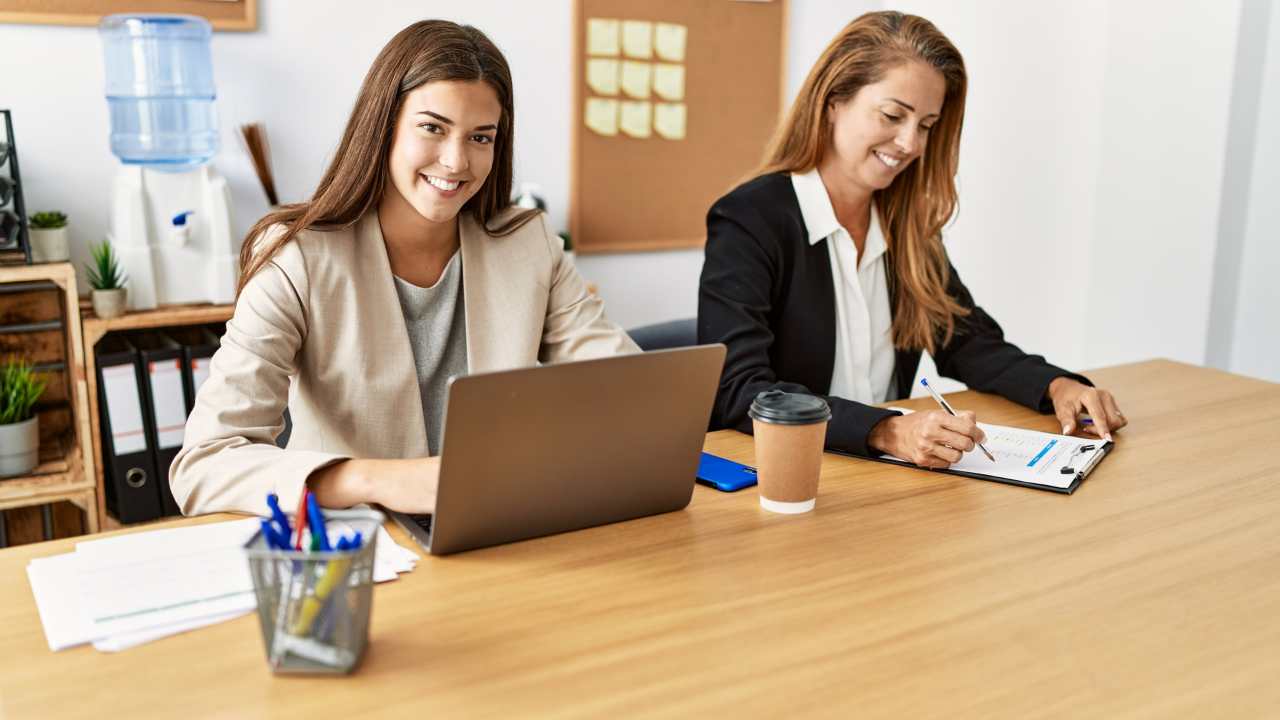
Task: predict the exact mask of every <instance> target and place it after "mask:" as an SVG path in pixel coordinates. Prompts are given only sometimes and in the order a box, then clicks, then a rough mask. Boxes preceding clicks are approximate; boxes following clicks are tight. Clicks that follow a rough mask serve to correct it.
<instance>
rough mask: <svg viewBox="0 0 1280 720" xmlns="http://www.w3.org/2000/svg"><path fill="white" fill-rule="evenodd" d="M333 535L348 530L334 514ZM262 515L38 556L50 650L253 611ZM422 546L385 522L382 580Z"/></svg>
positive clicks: (377, 567) (378, 556)
mask: <svg viewBox="0 0 1280 720" xmlns="http://www.w3.org/2000/svg"><path fill="white" fill-rule="evenodd" d="M333 526H334V527H331V528H329V531H330V533H331V534H332V535H333V537H334V538H335V540H336V538H337V537H338V535H340V534H344V533H345V534H350V532H349V530H345V529H344V528H343V527H342V523H333ZM257 530H258V519H257V518H248V519H245V520H235V521H231V522H225V523H213V524H209V525H197V526H194V527H184V528H175V529H169V530H153V531H151V532H143V533H133V534H131V535H121V536H118V537H112V538H105V539H102V540H92V541H87V542H82V543H78V544H77V545H76V551H75V552H72V553H66V554H64V555H55V556H53V557H48V558H38V559H35V560H32V561H31V563H30V564H29V565H27V577H28V579H29V580H30V581H31V592H32V594H33V595H34V596H35V600H36V607H37V608H38V609H39V611H40V621H41V623H43V625H44V632H45V638H46V639H47V640H48V641H49V649H51V650H55V651H56V650H61V649H63V648H67V647H72V646H74V645H80V644H82V643H86V642H92V643H93V646H94V647H96V648H97V649H99V650H102V651H104V652H115V651H119V650H124V649H126V648H129V647H133V646H135V645H141V644H143V643H146V642H150V641H152V640H156V639H159V638H162V637H166V636H168V635H173V634H176V633H180V632H185V631H187V630H192V629H194V628H198V627H204V626H205V625H211V624H213V623H216V622H222V621H223V620H229V619H231V618H234V617H238V616H240V615H244V614H245V613H249V612H252V611H253V610H254V608H255V607H256V605H257V601H256V599H255V598H254V594H253V578H252V576H251V575H250V573H249V563H248V560H247V559H246V558H245V554H244V550H243V548H244V544H245V543H246V542H248V540H249V538H250V537H252V536H253V534H254V533H255V532H257ZM417 559H418V558H417V555H416V554H414V553H413V552H412V551H411V550H409V549H407V548H404V547H402V546H400V545H398V544H397V543H396V542H395V541H394V540H392V539H391V536H390V535H389V534H387V531H386V530H385V529H383V528H379V529H378V544H377V548H376V550H375V555H374V572H373V579H374V581H375V582H385V581H387V580H394V579H395V578H396V576H397V575H398V574H399V573H402V572H408V571H409V570H412V569H413V567H414V565H415V564H416V562H417Z"/></svg>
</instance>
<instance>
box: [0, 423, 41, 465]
mask: <svg viewBox="0 0 1280 720" xmlns="http://www.w3.org/2000/svg"><path fill="white" fill-rule="evenodd" d="M39 421H40V418H39V417H33V418H31V419H30V420H24V421H22V422H20V423H11V424H9V425H0V477H12V476H14V475H26V474H27V473H29V472H31V471H32V470H33V469H35V466H36V464H37V463H39V462H40V422H39Z"/></svg>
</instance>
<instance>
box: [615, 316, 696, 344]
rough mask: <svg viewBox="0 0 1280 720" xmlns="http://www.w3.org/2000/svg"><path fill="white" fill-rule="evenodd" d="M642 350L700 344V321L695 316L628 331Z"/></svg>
mask: <svg viewBox="0 0 1280 720" xmlns="http://www.w3.org/2000/svg"><path fill="white" fill-rule="evenodd" d="M627 334H628V335H630V336H631V339H632V340H635V341H636V344H637V345H639V346H640V349H641V350H644V351H649V350H667V349H669V348H678V347H690V346H692V345H697V344H698V321H697V320H695V319H694V318H684V319H681V320H670V321H668V322H663V323H655V324H653V325H644V326H641V327H638V328H632V329H630V330H628V331H627Z"/></svg>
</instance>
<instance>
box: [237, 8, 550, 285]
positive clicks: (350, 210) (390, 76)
mask: <svg viewBox="0 0 1280 720" xmlns="http://www.w3.org/2000/svg"><path fill="white" fill-rule="evenodd" d="M438 80H464V81H471V80H475V81H483V82H485V83H487V84H488V85H489V86H490V87H492V88H493V91H494V92H495V93H496V94H497V96H498V102H499V104H500V105H501V106H502V117H501V119H499V121H498V131H497V137H496V138H495V141H494V150H493V152H494V158H493V168H492V169H491V170H490V171H489V177H488V178H486V179H485V181H484V185H482V186H481V187H480V190H479V191H478V192H477V193H476V194H475V196H474V197H472V198H471V199H470V200H468V201H467V202H466V204H465V205H463V207H462V212H464V213H466V212H469V213H471V214H472V215H473V216H474V217H475V218H476V220H477V221H478V222H479V223H480V224H481V225H482V226H483V227H484V228H485V229H486V230H487V231H488V232H489V234H490V235H495V236H499V235H506V234H509V233H511V232H514V231H515V230H516V229H517V228H519V227H520V226H521V225H524V224H525V223H526V222H529V221H530V220H532V219H533V218H534V217H536V216H537V213H538V211H536V210H529V211H525V212H521V213H517V214H515V215H513V216H512V217H509V218H507V219H506V220H505V222H503V223H502V224H501V225H500V226H498V227H490V225H489V223H490V221H491V220H493V219H494V218H495V217H497V215H498V214H499V213H500V212H502V210H504V209H506V208H507V207H508V206H510V205H511V177H512V166H513V161H512V150H511V145H512V139H513V138H514V137H515V102H514V100H513V93H512V88H511V70H510V68H509V67H508V66H507V60H506V58H504V57H503V56H502V52H501V51H500V50H498V48H497V46H496V45H494V44H493V42H492V41H490V40H489V38H488V37H486V36H485V34H484V33H482V32H480V31H479V30H477V29H475V28H473V27H471V26H470V25H458V24H457V23H452V22H449V21H447V20H423V21H421V22H416V23H414V24H412V25H410V26H409V27H407V28H405V29H403V30H401V31H400V32H399V33H396V36H395V37H393V38H392V39H391V41H390V42H388V43H387V45H386V47H384V48H382V52H380V53H378V57H377V59H375V60H374V61H373V65H372V66H370V68H369V73H368V74H367V75H365V78H364V84H363V85H362V86H361V87H360V94H359V95H358V96H357V97H356V102H355V107H353V108H352V110H351V117H350V118H349V119H348V120H347V128H346V131H345V132H344V133H343V135H342V142H341V143H340V144H339V145H338V151H337V152H336V153H335V154H334V157H333V162H332V163H330V164H329V168H328V169H327V170H326V171H325V173H324V177H323V178H322V179H321V180H320V185H319V186H318V187H317V188H316V192H315V194H314V195H313V196H312V197H311V199H310V200H309V201H307V202H303V203H298V204H295V205H288V206H285V207H283V208H281V209H279V210H276V211H274V212H270V213H268V214H267V215H266V216H265V217H263V218H262V219H261V220H259V221H258V222H257V224H255V225H254V226H253V228H251V229H250V230H249V234H248V235H247V236H246V237H245V241H244V245H243V246H241V248H240V268H241V271H240V283H239V286H238V287H237V288H236V294H237V295H239V293H240V291H241V290H243V289H244V286H245V284H246V283H247V282H249V278H251V277H253V275H254V273H256V272H258V271H259V270H261V269H262V268H263V266H265V265H266V264H267V263H268V262H270V261H271V258H273V257H274V256H275V254H276V253H278V252H279V251H280V248H282V247H284V246H285V245H286V244H288V243H289V241H290V240H292V239H293V237H294V236H295V235H296V234H297V233H298V232H299V231H301V230H305V229H308V228H325V229H339V228H345V227H350V226H351V225H353V224H355V222H356V221H357V220H359V219H360V218H361V217H362V216H363V215H364V214H365V213H366V212H368V211H369V210H370V208H374V207H377V204H378V200H379V198H381V197H382V192H383V190H384V189H385V188H386V186H387V181H388V169H387V165H388V156H389V155H390V153H391V140H392V136H393V130H394V129H395V124H396V117H397V116H398V115H399V113H400V106H401V104H402V103H403V102H404V96H405V95H407V94H408V93H410V92H412V91H413V90H414V89H415V88H417V87H419V86H421V85H425V84H426V83H429V82H435V81H438ZM277 223H282V224H284V226H285V227H286V231H285V232H283V233H278V234H275V235H273V236H268V235H267V234H266V233H267V230H268V229H269V228H271V227H272V226H273V225H276V224H277ZM267 237H271V239H270V240H267V239H266V238H267ZM259 244H260V245H262V247H257V245H259Z"/></svg>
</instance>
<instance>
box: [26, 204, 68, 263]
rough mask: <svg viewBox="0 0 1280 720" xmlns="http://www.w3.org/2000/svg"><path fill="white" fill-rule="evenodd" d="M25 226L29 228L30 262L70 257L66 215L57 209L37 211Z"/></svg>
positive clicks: (62, 260) (46, 261)
mask: <svg viewBox="0 0 1280 720" xmlns="http://www.w3.org/2000/svg"><path fill="white" fill-rule="evenodd" d="M27 226H28V228H29V229H30V230H31V262H33V263H50V262H66V261H67V260H69V259H70V258H71V250H70V245H69V243H68V241H67V216H66V215H64V214H62V213H60V212H58V211H57V210H50V211H48V212H38V213H36V214H35V215H32V216H31V219H30V220H28V221H27Z"/></svg>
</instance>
